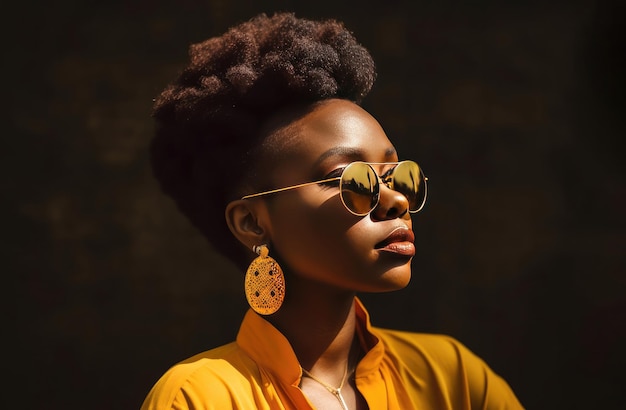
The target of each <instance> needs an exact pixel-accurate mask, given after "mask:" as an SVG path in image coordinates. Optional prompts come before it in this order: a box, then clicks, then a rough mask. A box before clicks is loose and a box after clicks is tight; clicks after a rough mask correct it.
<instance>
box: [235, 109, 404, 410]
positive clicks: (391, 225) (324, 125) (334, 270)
mask: <svg viewBox="0 0 626 410" xmlns="http://www.w3.org/2000/svg"><path fill="white" fill-rule="evenodd" d="M279 140H280V143H277V141H279ZM265 145H266V146H268V147H272V150H271V151H272V152H273V154H268V155H266V161H265V163H263V162H261V164H260V165H261V169H267V170H272V171H270V172H269V173H266V174H265V175H267V177H268V180H267V181H266V183H267V185H268V186H270V187H271V188H279V187H286V186H290V185H295V184H299V183H303V182H310V181H315V180H320V179H323V178H325V177H326V176H327V175H328V174H329V173H331V172H332V171H334V170H336V169H338V168H343V167H345V166H346V165H347V164H349V163H350V162H353V161H365V162H395V161H398V157H397V153H396V151H395V149H394V147H393V145H392V144H391V142H390V141H389V139H388V138H387V136H386V134H385V132H384V130H383V129H382V127H381V126H380V124H379V123H378V122H377V121H376V119H374V117H372V116H371V115H370V114H369V113H367V112H366V111H365V110H363V109H362V108H361V107H359V106H357V105H356V104H354V103H352V102H349V101H345V100H338V99H335V100H328V101H325V102H323V103H321V104H318V105H316V106H315V107H314V108H313V109H312V110H310V111H308V112H307V113H306V114H304V115H303V116H300V117H298V118H296V119H295V120H293V121H291V122H289V123H288V124H286V125H284V126H283V127H280V128H279V129H276V130H274V132H272V133H270V135H269V136H268V137H267V138H266V141H265ZM267 152H270V150H268V151H267ZM389 168H390V166H389V165H374V169H375V170H376V172H377V173H378V174H379V175H380V174H382V173H384V172H385V171H386V170H387V169H389ZM226 217H227V221H228V223H229V226H230V228H231V231H232V232H233V234H234V235H235V236H236V237H237V238H238V239H239V240H240V241H241V242H242V243H243V244H244V245H246V247H248V249H251V247H252V246H253V245H257V244H261V243H268V244H270V256H273V257H274V258H276V259H278V260H279V263H280V264H281V266H282V268H283V270H284V272H285V276H286V281H287V292H286V298H285V301H284V303H283V305H282V307H281V309H280V310H279V311H278V312H277V313H275V314H274V315H271V316H267V317H266V319H267V320H268V321H269V322H270V323H272V324H273V325H274V326H275V327H276V328H277V329H279V330H280V331H281V332H282V333H283V334H284V335H285V336H286V337H287V339H288V340H289V341H290V343H291V345H292V346H293V349H294V351H295V353H296V355H297V357H298V359H299V360H300V363H301V364H302V366H303V367H304V368H305V369H307V370H309V371H310V372H311V373H312V374H314V375H315V376H316V377H317V378H319V379H321V380H324V381H325V382H327V383H328V384H330V385H332V386H335V387H336V386H339V384H340V382H341V379H342V376H343V374H344V370H345V366H346V363H347V362H348V363H349V367H350V368H352V367H353V366H354V365H355V364H356V362H357V361H358V359H359V356H360V355H361V352H360V348H359V346H358V344H357V343H354V341H355V340H354V334H355V324H356V323H355V315H354V303H353V301H354V297H355V295H356V293H357V292H386V291H392V290H397V289H401V288H403V287H405V286H406V285H407V284H408V282H409V280H410V277H411V259H412V257H413V255H414V252H415V248H414V245H413V243H412V233H411V232H412V221H411V218H410V214H409V213H408V202H407V200H406V198H405V197H404V196H403V195H402V194H400V193H398V192H396V191H393V190H391V189H389V188H387V187H386V186H385V185H384V184H381V188H380V200H379V203H378V205H377V207H376V208H375V209H374V210H373V211H372V212H370V214H368V215H366V216H355V215H353V214H351V213H350V212H348V211H347V210H346V209H345V207H344V206H343V204H342V202H341V199H340V197H339V188H338V187H337V186H321V185H318V184H314V185H310V186H307V187H302V188H298V189H294V190H290V191H286V192H281V193H278V194H274V195H271V197H270V196H268V197H259V198H255V199H252V200H238V201H233V202H232V203H231V204H229V206H228V207H227V211H226ZM392 232H396V233H398V232H400V233H403V234H406V235H405V237H403V238H400V240H396V241H395V242H393V243H391V244H388V243H387V244H383V241H385V239H386V238H388V237H389V235H390V234H392ZM301 387H302V390H303V391H304V393H305V394H306V395H307V397H308V398H309V400H310V401H311V402H312V403H313V404H314V405H315V406H316V407H317V408H328V409H332V408H339V407H338V402H337V400H336V398H335V397H333V396H332V395H331V394H330V393H329V392H328V391H326V390H325V389H324V388H323V387H322V386H320V385H319V384H318V383H316V382H314V381H312V380H311V379H308V378H303V381H302V386H301ZM343 396H344V398H345V399H346V401H347V403H348V405H349V407H350V408H366V404H365V402H364V400H363V398H362V397H361V396H360V394H359V393H358V391H357V390H356V387H355V386H354V385H353V384H352V383H350V384H349V383H346V386H345V387H344V389H343Z"/></svg>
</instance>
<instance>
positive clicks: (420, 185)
mask: <svg viewBox="0 0 626 410" xmlns="http://www.w3.org/2000/svg"><path fill="white" fill-rule="evenodd" d="M389 188H391V189H393V190H394V191H398V192H400V193H401V194H403V195H404V196H406V197H407V199H408V200H409V211H410V212H417V211H419V210H420V209H422V207H423V206H424V201H425V200H426V181H425V178H424V175H423V174H422V171H421V169H420V167H419V165H417V163H415V162H413V161H402V162H400V163H399V164H398V165H397V166H396V168H395V169H394V171H393V175H392V177H391V184H390V186H389Z"/></svg>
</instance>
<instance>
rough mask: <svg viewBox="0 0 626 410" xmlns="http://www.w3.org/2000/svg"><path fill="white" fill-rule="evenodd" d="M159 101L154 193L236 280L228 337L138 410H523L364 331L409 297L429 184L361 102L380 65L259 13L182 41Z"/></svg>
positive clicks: (319, 34) (488, 377) (407, 341)
mask: <svg viewBox="0 0 626 410" xmlns="http://www.w3.org/2000/svg"><path fill="white" fill-rule="evenodd" d="M190 54H191V62H190V64H189V65H188V67H187V68H186V69H185V70H184V71H183V72H182V73H181V75H180V76H179V78H178V79H177V80H176V81H175V82H173V83H172V84H171V85H170V86H168V87H167V88H166V89H165V91H163V93H161V95H160V96H159V97H158V98H157V100H156V103H155V111H154V116H155V118H156V120H157V124H158V127H157V131H156V135H155V138H154V140H153V144H152V160H153V162H152V163H153V169H154V173H155V175H156V177H157V179H158V180H159V182H160V183H161V186H162V189H163V190H164V191H165V192H166V193H167V194H168V195H170V196H171V197H172V198H174V200H175V201H176V203H177V205H178V206H179V208H180V209H181V211H182V212H183V213H184V214H185V215H186V216H187V217H189V219H190V220H191V222H192V223H193V224H194V225H195V226H196V227H198V229H199V230H200V231H202V233H203V234H204V235H205V236H206V237H207V238H208V240H209V241H210V242H211V243H212V244H213V246H215V247H216V248H217V249H218V250H219V251H220V252H222V253H223V254H224V255H226V256H227V257H229V258H230V259H231V260H232V261H233V262H234V263H235V264H237V265H239V266H240V267H241V268H242V270H244V271H245V272H246V279H245V293H246V298H247V299H248V302H249V303H250V306H251V309H250V310H249V311H248V313H247V314H246V316H245V318H244V320H243V323H242V325H241V329H240V331H239V334H238V336H237V340H236V341H235V342H233V343H230V344H227V345H225V346H222V347H218V348H216V349H213V350H209V351H207V352H204V353H200V354H199V355H197V356H194V357H192V358H190V359H187V360H185V361H183V362H181V363H179V364H177V365H175V366H174V367H172V368H171V369H170V370H168V371H167V373H166V374H165V375H163V377H162V378H161V379H160V380H159V381H158V382H157V383H156V385H155V386H154V387H153V389H152V390H151V391H150V393H149V395H148V397H147V398H146V400H145V402H144V404H143V409H205V408H208V409H229V408H236V409H255V408H258V409H311V408H316V409H325V410H326V409H343V410H347V409H368V408H369V409H377V410H378V409H413V408H420V409H426V408H429V409H466V408H467V409H469V408H481V409H482V408H498V409H501V408H511V409H517V408H521V405H520V404H519V402H518V401H517V399H516V397H515V395H514V394H513V392H512V391H511V389H510V388H509V386H508V385H507V383H506V382H505V381H504V380H502V379H501V378H500V377H498V376H497V375H496V374H494V373H493V372H492V371H491V370H490V369H489V367H488V366H487V365H486V364H485V363H484V362H483V361H482V360H481V359H479V358H478V357H476V356H475V355H473V354H472V353H471V352H470V351H468V350H467V349H466V348H465V347H464V346H463V345H461V344H460V343H459V342H457V341H455V340H454V339H451V338H449V337H445V336H439V335H428V334H415V333H408V332H399V331H391V330H383V329H378V328H374V327H372V326H371V325H370V323H369V318H368V315H367V312H366V310H365V308H364V306H363V305H362V304H361V302H360V301H359V300H358V298H356V293H357V292H383V291H392V290H397V289H402V288H404V287H405V286H406V285H407V284H408V282H409V279H410V276H411V259H412V258H413V256H414V254H415V247H414V245H413V241H414V236H413V231H412V222H411V216H410V214H411V213H415V212H418V211H419V210H420V209H421V207H422V206H423V205H424V202H425V199H426V178H425V176H424V174H423V173H422V171H421V169H420V168H419V166H418V165H417V164H416V163H415V162H413V161H410V160H408V161H402V162H399V156H398V153H397V152H396V151H395V149H394V146H393V145H392V143H391V142H390V141H389V139H388V138H387V136H386V135H385V132H384V131H383V129H382V128H381V126H380V125H379V123H378V122H377V121H376V120H375V119H374V118H373V117H372V116H371V115H370V114H369V113H367V112H366V111H365V110H363V109H362V108H361V107H360V106H359V105H358V104H359V102H360V101H361V100H362V99H363V97H365V96H366V94H367V93H368V92H369V90H370V88H371V87H372V84H373V82H374V78H375V70H374V63H373V61H372V59H371V57H370V55H369V53H368V52H367V50H365V49H364V48H363V47H362V46H361V45H359V44H358V43H357V42H356V40H355V39H354V37H353V36H352V34H351V33H350V32H349V31H347V30H346V29H345V28H344V27H343V25H342V24H341V23H339V22H336V21H333V20H330V21H309V20H304V19H298V18H296V17H295V16H294V15H293V14H290V13H281V14H276V15H274V16H272V17H268V16H266V15H259V16H257V17H255V18H253V19H252V20H250V21H248V22H245V23H243V24H240V25H238V26H236V27H233V28H231V29H230V30H229V31H228V32H227V33H225V34H224V35H222V36H220V37H216V38H212V39H209V40H207V41H205V42H203V43H200V44H196V45H193V46H192V47H191V49H190Z"/></svg>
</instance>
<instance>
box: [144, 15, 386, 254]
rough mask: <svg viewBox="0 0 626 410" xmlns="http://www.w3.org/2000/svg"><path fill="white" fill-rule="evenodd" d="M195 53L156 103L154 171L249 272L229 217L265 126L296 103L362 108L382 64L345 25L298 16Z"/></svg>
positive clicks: (255, 25)
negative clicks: (337, 102)
mask: <svg viewBox="0 0 626 410" xmlns="http://www.w3.org/2000/svg"><path fill="white" fill-rule="evenodd" d="M189 54H190V61H189V63H188V65H187V67H186V68H184V69H183V70H182V72H181V73H180V75H179V76H178V78H177V79H175V80H174V81H173V82H172V83H171V84H169V85H168V86H167V87H166V88H165V89H164V90H163V92H162V93H161V94H160V95H159V96H158V97H157V98H156V100H155V104H154V111H153V117H154V118H155V120H156V132H155V135H154V138H153V139H152V143H151V164H152V169H153V173H154V176H155V177H156V179H157V180H158V182H159V184H160V187H161V189H162V190H163V192H164V193H165V194H166V195H168V196H170V197H171V198H172V199H173V200H174V201H175V202H176V204H177V206H178V208H179V209H180V210H181V212H182V213H183V214H184V215H185V216H186V217H187V218H189V220H190V221H191V223H192V224H193V225H194V226H195V227H197V228H198V229H199V230H200V231H201V232H202V233H203V235H204V236H205V237H206V238H207V239H208V240H209V242H210V243H211V244H212V245H213V246H214V247H215V249H216V250H217V251H218V252H220V253H221V254H223V255H224V256H226V257H227V258H229V259H231V260H232V261H233V262H234V263H235V264H236V265H238V266H245V263H247V260H246V259H247V258H246V257H244V255H245V254H244V253H243V247H242V246H241V245H240V244H239V243H238V241H237V240H236V239H235V238H234V237H233V235H232V234H231V233H230V231H229V229H228V226H227V224H226V220H225V217H224V210H225V207H226V205H227V204H228V202H230V201H232V200H233V199H235V198H236V197H234V193H235V192H236V191H237V187H238V185H239V184H240V183H241V181H242V179H243V178H244V176H245V173H246V169H249V166H250V164H249V163H248V162H247V161H248V157H249V153H250V152H251V151H252V150H254V148H255V146H256V145H258V144H259V139H260V138H261V135H260V130H261V129H262V127H263V125H264V124H265V123H266V121H267V120H268V119H269V118H270V117H271V116H272V115H273V114H275V113H277V112H279V111H280V110H283V109H286V108H288V107H291V106H298V105H306V104H313V103H315V102H318V101H322V100H326V99H330V98H341V99H346V100H350V101H353V102H355V103H357V104H358V103H360V102H361V100H362V99H363V98H364V97H365V96H366V95H367V94H368V92H369V91H370V89H371V88H372V85H373V83H374V80H375V77H376V70H375V66H374V62H373V60H372V58H371V56H370V54H369V52H368V51H367V50H366V49H365V48H364V47H363V46H362V45H360V44H359V43H358V42H357V41H356V39H355V38H354V36H353V35H352V33H351V32H350V31H348V30H347V29H346V28H345V27H344V25H343V24H342V23H341V22H338V21H336V20H320V21H313V20H307V19H302V18H296V17H295V15H294V14H293V13H277V14H274V15H273V16H271V17H268V16H267V15H266V14H260V15H258V16H256V17H254V18H252V19H251V20H248V21H246V22H244V23H241V24H239V25H236V26H234V27H232V28H230V29H229V30H228V31H227V32H226V33H224V34H223V35H221V36H219V37H213V38H210V39H208V40H206V41H203V42H201V43H198V44H194V45H191V47H190V49H189ZM226 170H227V171H226ZM222 171H223V173H224V174H225V175H227V177H224V175H222ZM242 259H244V260H242Z"/></svg>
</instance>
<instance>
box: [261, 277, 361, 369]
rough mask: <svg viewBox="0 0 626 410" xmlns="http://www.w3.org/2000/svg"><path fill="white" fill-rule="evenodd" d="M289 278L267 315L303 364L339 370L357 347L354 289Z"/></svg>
mask: <svg viewBox="0 0 626 410" xmlns="http://www.w3.org/2000/svg"><path fill="white" fill-rule="evenodd" d="M291 279H292V280H290V281H289V289H288V290H287V296H286V298H285V303H283V306H282V307H281V309H280V310H279V311H278V312H277V313H276V314H275V315H272V316H271V317H268V318H267V319H268V320H269V321H270V323H272V324H273V325H274V326H275V327H276V328H277V329H278V330H280V331H281V333H282V334H283V335H285V337H286V338H287V340H289V342H290V343H291V346H292V348H293V349H294V352H295V354H296V356H297V357H298V360H299V361H300V364H301V365H302V367H303V368H305V369H307V370H309V371H314V372H315V371H317V372H318V373H329V372H332V373H342V372H343V371H344V369H345V368H346V366H347V365H349V366H352V365H353V363H348V362H349V358H350V357H351V352H354V350H355V349H357V348H358V346H357V345H355V344H354V342H355V328H356V318H355V308H354V297H355V293H354V292H350V291H344V290H337V289H330V290H329V288H328V286H327V285H321V284H317V283H311V282H308V281H298V280H293V278H291ZM305 282H306V283H305Z"/></svg>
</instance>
